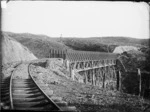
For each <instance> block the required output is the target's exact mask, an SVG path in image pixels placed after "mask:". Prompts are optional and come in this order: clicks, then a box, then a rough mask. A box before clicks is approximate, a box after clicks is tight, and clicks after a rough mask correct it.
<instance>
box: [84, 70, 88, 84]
mask: <svg viewBox="0 0 150 112" xmlns="http://www.w3.org/2000/svg"><path fill="white" fill-rule="evenodd" d="M86 72H87V71H84V75H85V84H87V82H88V79H87V75H88V73H86Z"/></svg>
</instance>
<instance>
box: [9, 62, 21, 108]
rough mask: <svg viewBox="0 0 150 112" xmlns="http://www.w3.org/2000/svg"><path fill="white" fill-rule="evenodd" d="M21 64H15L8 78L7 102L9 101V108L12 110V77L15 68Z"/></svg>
mask: <svg viewBox="0 0 150 112" xmlns="http://www.w3.org/2000/svg"><path fill="white" fill-rule="evenodd" d="M20 64H21V63H19V64H17V65H16V66H14V68H15V70H13V71H12V73H11V76H10V84H9V100H10V108H11V109H12V110H13V109H14V105H13V99H12V78H13V75H14V72H15V71H16V68H17V67H18V66H19V65H20Z"/></svg>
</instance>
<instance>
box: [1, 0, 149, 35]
mask: <svg viewBox="0 0 150 112" xmlns="http://www.w3.org/2000/svg"><path fill="white" fill-rule="evenodd" d="M149 14H150V13H149V6H148V4H147V3H145V2H100V1H10V2H8V4H7V6H5V4H3V6H2V31H10V32H15V33H33V34H44V35H48V36H50V37H60V35H61V34H62V37H83V38H84V37H105V36H124V37H132V38H149V37H150V34H149V33H150V28H149V25H150V24H149V20H150V19H149Z"/></svg>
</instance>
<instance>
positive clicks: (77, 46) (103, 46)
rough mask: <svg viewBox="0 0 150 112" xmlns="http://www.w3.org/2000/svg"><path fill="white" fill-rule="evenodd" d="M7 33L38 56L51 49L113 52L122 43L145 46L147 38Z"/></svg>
mask: <svg viewBox="0 0 150 112" xmlns="http://www.w3.org/2000/svg"><path fill="white" fill-rule="evenodd" d="M4 33H7V34H8V35H9V36H10V37H12V38H14V39H16V40H17V41H19V42H20V43H22V44H23V45H24V46H26V47H28V48H29V49H30V50H31V51H32V52H33V54H34V55H35V56H37V57H38V58H46V57H48V56H49V49H51V48H53V49H74V50H81V51H99V52H113V50H114V49H115V47H117V46H120V45H126V46H127V45H132V46H142V47H143V46H145V45H148V41H147V40H146V39H135V38H128V37H104V38H103V37H91V38H66V37H63V38H61V39H60V38H52V37H48V36H45V35H35V34H29V33H11V32H4Z"/></svg>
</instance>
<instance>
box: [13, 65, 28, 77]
mask: <svg viewBox="0 0 150 112" xmlns="http://www.w3.org/2000/svg"><path fill="white" fill-rule="evenodd" d="M28 65H29V64H28V63H22V64H21V65H19V66H18V67H17V68H16V69H15V71H14V75H13V78H19V79H28V78H29V74H28Z"/></svg>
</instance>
